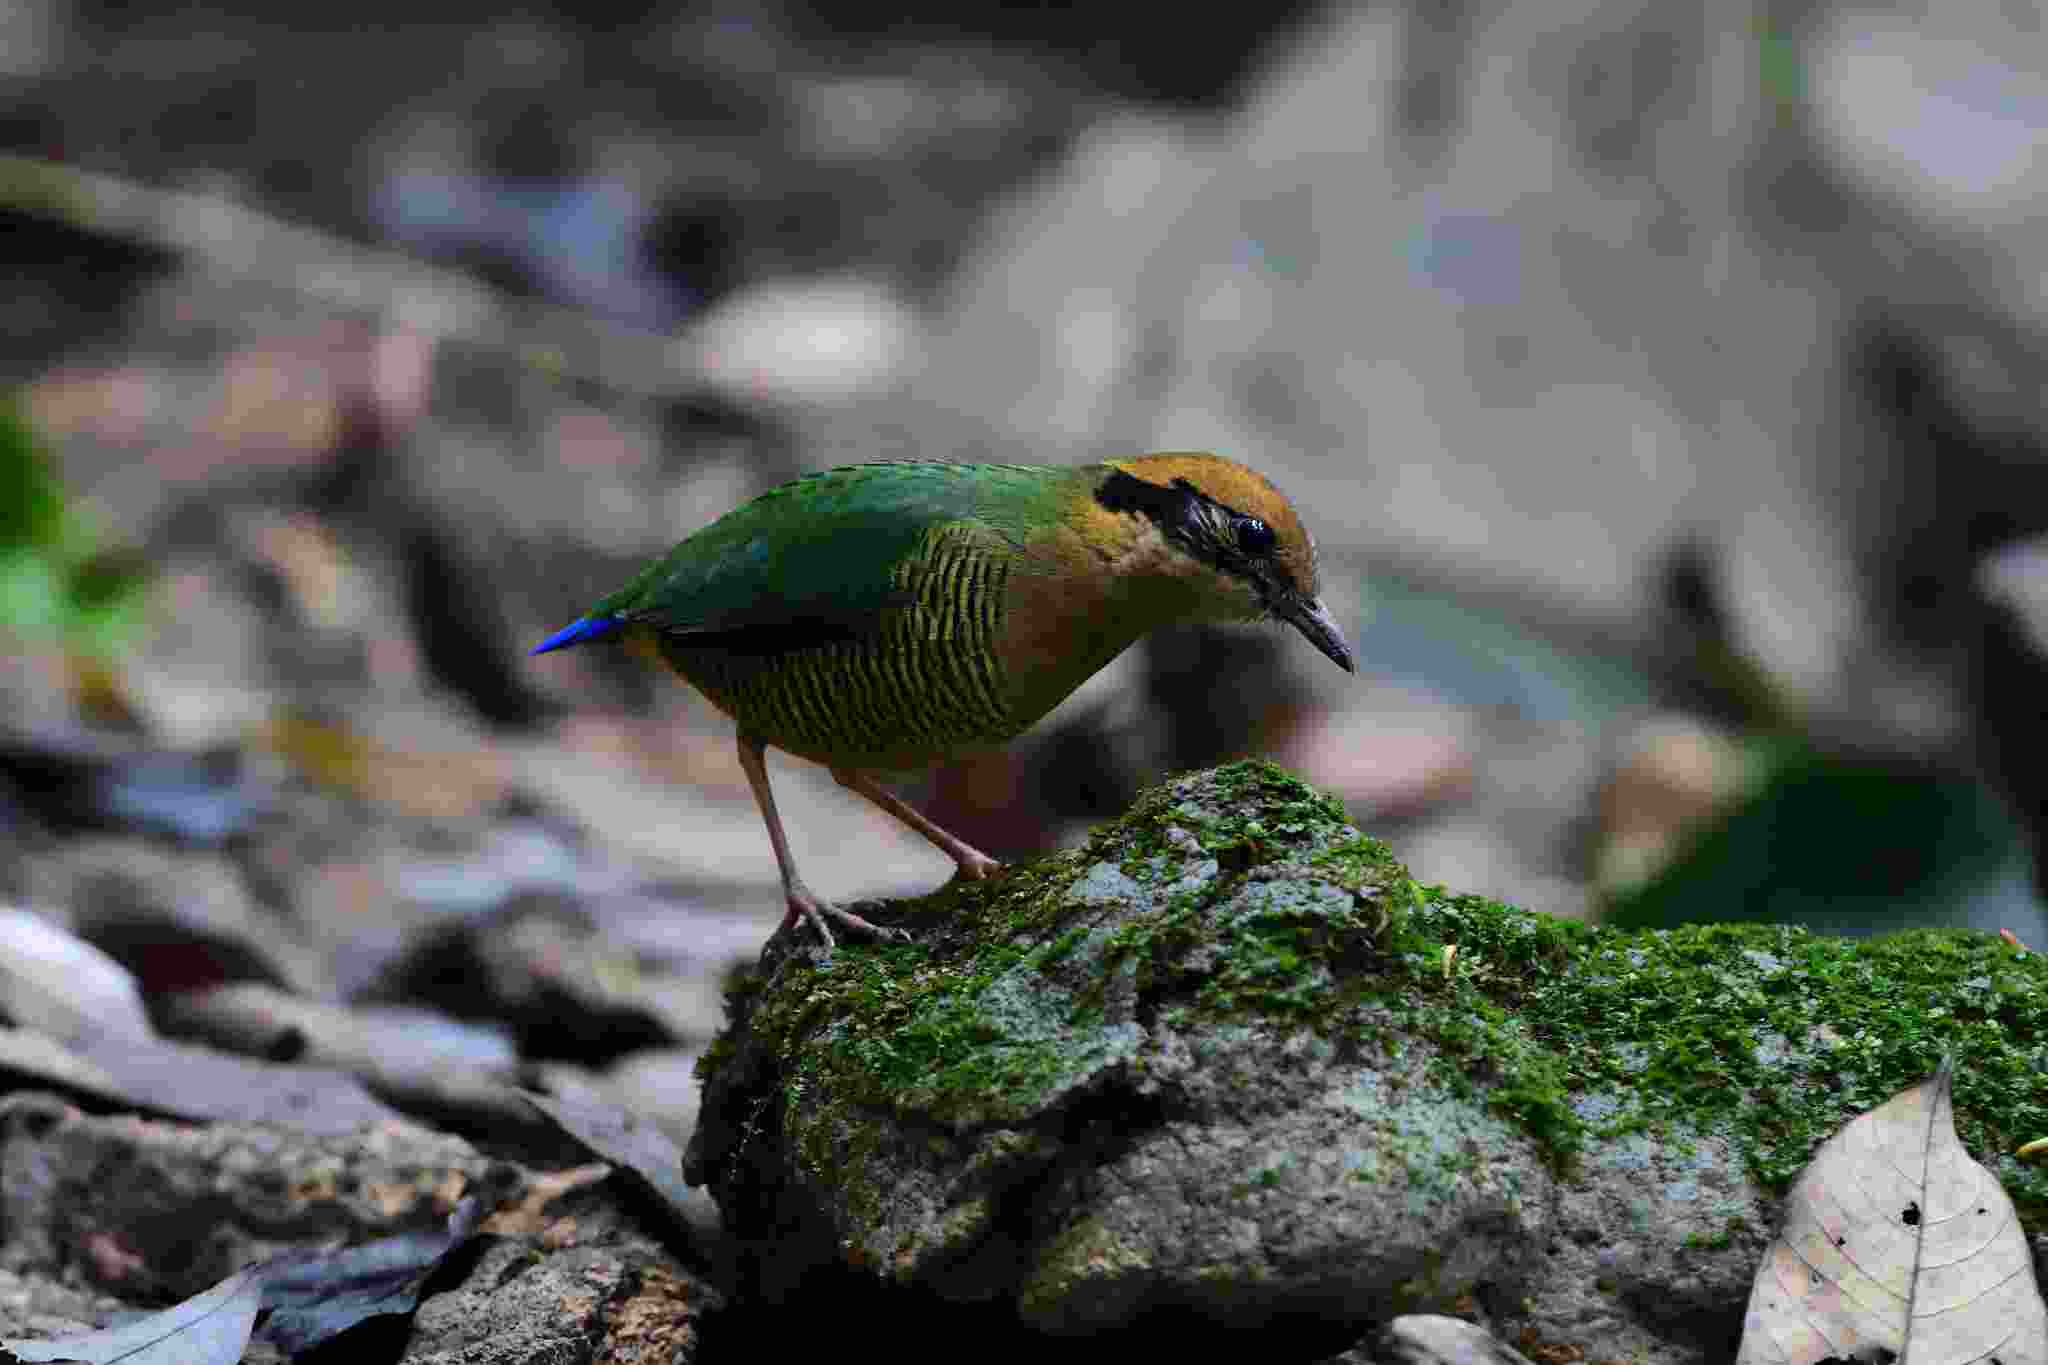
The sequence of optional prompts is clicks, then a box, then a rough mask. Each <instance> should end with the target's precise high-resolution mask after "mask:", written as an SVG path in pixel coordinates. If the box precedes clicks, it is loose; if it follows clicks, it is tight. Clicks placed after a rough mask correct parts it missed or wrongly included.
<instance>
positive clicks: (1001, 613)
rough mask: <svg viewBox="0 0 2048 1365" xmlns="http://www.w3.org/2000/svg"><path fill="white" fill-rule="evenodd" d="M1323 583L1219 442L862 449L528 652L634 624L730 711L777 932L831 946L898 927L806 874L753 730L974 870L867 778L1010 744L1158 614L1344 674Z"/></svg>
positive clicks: (1347, 661) (1345, 659)
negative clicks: (978, 456)
mask: <svg viewBox="0 0 2048 1365" xmlns="http://www.w3.org/2000/svg"><path fill="white" fill-rule="evenodd" d="M1320 591H1321V588H1320V582H1319V578H1318V574H1317V567H1316V547H1315V540H1314V538H1313V537H1312V536H1311V535H1310V534H1309V531H1308V528H1307V527H1305V526H1304V525H1303V524H1302V522H1301V519H1300V517H1299V516H1298V515H1297V514H1296V513H1295V510H1294V506H1293V504H1291V503H1290V502H1289V501H1288V500H1287V498H1286V497H1285V495H1283V494H1282V493H1281V492H1280V490H1279V489H1277V488H1275V487H1274V486H1273V484H1272V483H1271V482H1270V481H1268V480H1267V479H1266V478H1265V477H1264V476H1263V475H1261V474H1258V473H1256V472H1254V471H1253V470H1251V469H1249V468H1247V467H1246V466H1244V465H1242V464H1239V463H1238V462H1237V461H1235V460H1231V459H1228V458H1226V457H1224V456H1220V455H1213V454H1208V453H1203V452H1192V451H1190V452H1162V453H1158V454H1148V455H1136V456H1130V457H1126V458H1114V459H1108V460H1105V461H1102V462H1100V463H1094V464H1082V465H1023V464H966V463H948V462H941V461H894V462H886V463H876V464H855V465H843V466H840V467H838V468H835V469H827V470H823V471H820V472H817V473H813V474H808V475H805V476H803V477H800V478H797V479H794V480H792V481H790V482H788V483H784V484H782V485H780V486H778V487H775V488H771V489H769V490H768V491H766V492H764V493H761V494H760V495H758V496H756V497H754V498H753V499H751V500H749V501H747V502H744V503H742V504H740V506H738V507H737V508H735V509H733V510H732V511H730V512H728V513H726V514H725V515H724V516H722V517H720V518H718V519H717V520H716V521H713V522H712V523H711V524H710V525H708V526H705V527H704V528H703V529H701V530H699V531H697V532H695V533H694V534H692V535H690V536H688V537H687V538H685V539H684V540H682V541H681V542H679V543H678V544H677V545H676V546H675V547H674V548H673V549H671V550H670V551H669V552H668V553H667V554H665V555H663V556H661V557H660V558H658V559H656V560H654V561H653V562H651V563H649V564H648V565H647V566H646V567H645V568H643V569H642V570H641V571H640V572H639V573H638V574H637V575H636V576H635V577H634V578H633V579H632V581H631V582H629V583H627V584H626V585H625V586H624V587H621V588H619V589H618V590H617V591H616V592H613V593H611V594H610V595H609V596H606V597H604V598H603V599H601V600H600V601H598V602H597V604H596V605H594V606H593V607H591V608H590V609H589V610H588V611H586V612H585V613H584V614H583V615H582V616H580V617H578V618H577V619H576V620H575V621H573V622H571V623H570V624H569V625H567V626H564V627H563V628H562V629H560V630H558V631H556V632H555V633H554V634H552V635H550V636H548V637H547V638H546V639H545V640H542V641H541V642H540V643H539V644H538V645H535V646H534V647H533V649H532V650H531V651H530V652H531V653H532V654H545V653H548V652H550V651H552V650H558V649H563V648H566V647H568V646H571V645H582V644H587V643H590V642H592V641H597V640H602V639H606V638H623V639H633V638H637V639H638V640H640V641H642V642H644V643H646V644H649V645H651V646H652V647H653V649H654V650H655V651H656V652H657V653H658V654H659V655H660V657H661V658H662V660H663V661H665V662H666V663H667V664H668V666H669V667H670V668H672V669H673V670H674V671H675V672H676V673H678V674H680V675H681V676H682V677H683V678H684V679H685V680H686V681H687V682H689V683H690V684H691V685H693V686H694V687H696V688H697V689H698V690H699V691H701V692H702V693H703V694H704V695H705V696H706V697H707V698H709V699H710V701H711V702H712V704H713V705H715V706H717V707H718V709H719V710H721V711H723V712H725V713H726V714H727V715H729V716H730V717H732V719H733V721H734V722H735V725H736V730H737V739H738V745H739V760H740V767H741V769H742V770H743V771H744V772H745V773H746V777H747V785H748V786H749V787H750V788H751V789H752V791H753V796H754V802H755V805H756V806H757V807H758V808H759V810H760V814H761V819H762V822H763V823H764V824H765V825H766V826H767V828H768V841H769V843H770V845H771V846H772V847H773V848H774V851H775V861H776V865H777V868H778V869H779V871H780V873H781V878H782V893H783V899H784V903H785V907H786V913H785V914H784V917H783V920H782V926H781V929H780V930H778V933H781V932H783V931H787V930H789V929H791V928H792V927H793V926H794V925H796V924H797V922H798V921H799V920H801V921H803V922H805V923H807V924H809V925H810V927H811V928H812V929H814V930H815V931H816V933H817V934H818V936H819V938H820V939H821V940H822V941H823V944H824V947H825V949H826V951H828V952H829V951H831V949H832V948H833V946H834V943H835V940H834V938H833V934H832V928H831V925H837V926H839V927H840V928H841V929H842V930H843V931H845V932H847V933H849V934H853V935H857V936H860V937H862V938H867V939H901V938H905V937H907V935H904V934H903V933H902V932H901V931H900V930H891V929H883V928H881V927H878V926H877V925H875V924H873V923H872V922H870V921H868V920H866V919H864V918H862V917H861V916H859V915H857V914H855V913H853V912H852V911H850V910H847V909H844V908H842V907H839V906H836V905H833V904H832V903H831V902H829V901H826V900H822V899H820V898H819V897H818V896H817V895H816V894H814V893H813V892H812V891H811V889H810V888H809V887H808V886H807V885H806V884H805V883H804V881H803V879H802V878H801V877H800V876H799V875H798V873H797V868H796V862H795V859H794V857H793V856H792V855H791V852H790V845H789V837H788V833H787V831H786V830H785V829H784V827H783V823H782V817H781V816H780V815H779V814H778V813H777V811H776V806H775V796H774V793H773V792H772V791H771V790H770V789H769V785H768V770H767V767H766V765H765V764H764V762H763V755H764V753H765V752H766V750H767V749H769V748H775V749H780V750H782V751H784V752H786V753H789V754H793V755H795V756H797V757H799V758H804V759H808V760H810V761H812V762H814V763H818V764H821V765H823V766H824V767H826V768H827V769H829V770H830V771H831V773H832V776H833V777H834V779H836V780H837V781H838V782H839V784H840V785H841V786H844V787H846V788H848V789H849V790H851V791H853V792H855V793H857V794H858V795H860V796H862V797H865V798H866V799H867V800H868V801H871V802H873V803H874V804H875V805H876V806H879V807H880V808H881V809H882V810H884V811H886V812H888V813H889V814H890V815H891V816H893V817H895V818H896V819H898V820H900V821H902V822H903V823H904V824H905V825H907V826H909V827H910V828H911V829H913V830H915V831H916V832H917V833H918V834H920V835H922V836H923V837H924V838H925V839H926V840H928V841H930V842H931V843H932V844H933V845H934V846H936V847H937V848H938V849H939V850H940V851H942V852H944V853H945V854H946V855H947V856H948V857H950V858H951V859H952V860H953V862H954V864H955V866H956V868H957V869H958V871H957V874H956V875H957V877H958V878H961V879H966V880H970V881H979V880H982V879H985V878H988V877H991V876H994V875H995V874H997V873H998V872H999V871H1000V870H1001V866H1002V865H1001V864H1000V863H998V862H997V861H996V860H995V859H993V858H991V857H989V856H988V855H987V854H985V853H983V852H981V851H980V850H979V849H977V848H974V847H973V846H972V845H970V844H968V843H966V842H965V841H963V840H961V839H959V838H957V837H956V836H954V835H953V834H951V833H949V832H948V831H946V830H945V829H942V828H941V827H939V826H938V825H937V824H935V823H934V822H932V821H931V820H930V819H928V818H926V817H925V816H924V815H923V814H921V813H920V812H918V811H917V810H916V809H915V808H913V807H912V806H910V805H909V804H908V803H906V802H905V801H903V800H902V799H900V798H899V797H897V796H896V795H894V794H893V793H891V792H890V791H888V790H887V789H886V788H884V787H883V786H882V785H881V784H880V782H879V781H878V780H877V776H876V775H877V774H878V773H880V774H887V773H901V772H907V771H915V770H920V769H923V768H926V767H929V766H930V765H931V764H933V763H935V762H937V761H939V760H941V759H944V758H947V757H950V756H952V755H955V754H958V753H961V752H964V751H970V750H976V749H986V748H991V747H995V746H999V745H1001V744H1003V743H1006V742H1007V741H1009V740H1011V739H1014V738H1015V737H1016V736H1017V735H1019V734H1021V733H1022V732H1023V731H1024V730H1026V729H1028V728H1029V727H1030V726H1031V725H1032V724H1034V723H1035V722H1036V721H1038V720H1039V719H1040V718H1041V717H1042V716H1044V715H1045V714H1046V713H1047V712H1048V711H1050V710H1052V708H1053V707H1054V706H1056V705H1058V704H1059V703H1060V702H1061V701H1062V700H1063V699H1065V698H1066V697H1067V696H1068V695H1069V694H1070V693H1072V692H1073V691H1074V689H1075V688H1077V687H1079V686H1080V685H1081V684H1082V683H1083V682H1085V681H1086V680H1087V679H1088V678H1089V677H1091V676H1092V675H1093V674H1094V673H1096V672H1097V671H1098V670H1100V669H1101V668H1102V667H1103V666H1104V665H1105V664H1107V663H1109V662H1110V660H1112V659H1114V658H1116V656H1117V655H1119V654H1121V653H1123V651H1124V650H1125V649H1127V648H1129V647H1130V646H1131V645H1132V644H1133V643H1135V642H1136V641H1137V640H1138V639H1139V638H1140V637H1142V636H1143V635H1145V634H1146V633H1147V632H1148V631H1150V630H1152V629H1154V628H1155V627H1158V626H1163V625H1167V624H1169V623H1174V622H1194V621H1213V622H1232V621H1256V620H1261V619H1267V620H1278V621H1282V622H1285V623H1286V624H1288V625H1290V626H1292V627H1293V628H1294V629H1295V630H1297V631H1299V632H1300V633H1301V634H1302V635H1303V636H1305V637H1306V638H1307V640H1308V641H1309V643H1310V644H1312V645H1314V646H1315V647H1316V648H1317V649H1319V650H1321V651H1322V652H1323V653H1324V654H1325V655H1327V656H1328V657H1329V658H1330V659H1331V660H1332V661H1333V662H1334V663H1336V664H1337V666H1338V667H1340V668H1342V669H1344V670H1345V671H1346V672H1350V673H1355V672H1357V670H1358V662H1357V658H1356V656H1355V655H1354V654H1353V653H1352V649H1351V646H1350V645H1349V644H1348V643H1347V642H1346V641H1345V639H1344V635H1343V632H1342V631H1341V630H1339V629H1338V626H1337V623H1336V621H1335V620H1334V619H1333V618H1332V616H1331V614H1330V611H1329V609H1328V608H1327V607H1326V606H1324V605H1323V602H1322V599H1321V596H1320ZM827 921H830V923H829V924H828V923H827Z"/></svg>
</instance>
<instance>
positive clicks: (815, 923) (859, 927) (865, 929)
mask: <svg viewBox="0 0 2048 1365" xmlns="http://www.w3.org/2000/svg"><path fill="white" fill-rule="evenodd" d="M788 900H789V913H788V914H786V915H784V916H783V917H782V927H783V929H788V928H789V927H790V926H791V925H792V924H795V923H796V922H797V920H798V919H802V920H803V921H804V922H805V923H807V924H809V925H810V926H811V928H813V929H815V930H816V931H817V933H818V938H819V939H820V940H821V941H822V942H823V943H824V945H825V951H826V952H828V953H829V952H831V951H832V949H833V948H834V947H835V946H837V940H835V939H834V938H833V937H832V930H831V927H830V926H829V925H828V924H827V923H826V921H827V920H831V921H832V922H834V923H836V924H838V926H839V927H840V928H841V929H842V930H844V931H845V932H846V933H849V934H852V935H854V936H855V937H856V938H865V939H873V940H875V941H877V942H880V943H908V942H910V935H909V934H908V933H907V932H905V931H904V930H902V929H892V928H889V927H887V926H886V925H880V924H875V923H873V922H872V921H869V920H864V919H862V918H861V917H860V916H859V915H856V914H854V913H853V911H851V910H842V909H840V908H839V907H838V906H836V905H834V904H832V902H830V901H822V900H819V899H818V898H817V897H816V896H814V895H812V894H811V893H810V892H809V891H808V890H805V889H804V888H802V887H795V888H792V889H791V890H790V892H789V896H788Z"/></svg>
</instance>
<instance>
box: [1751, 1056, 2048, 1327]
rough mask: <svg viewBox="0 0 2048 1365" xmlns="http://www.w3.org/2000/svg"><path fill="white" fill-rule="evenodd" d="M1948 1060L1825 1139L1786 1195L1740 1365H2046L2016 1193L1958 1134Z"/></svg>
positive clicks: (2043, 1320)
mask: <svg viewBox="0 0 2048 1365" xmlns="http://www.w3.org/2000/svg"><path fill="white" fill-rule="evenodd" d="M1949 1077H1950V1073H1949V1068H1948V1066H1947V1064H1946V1063H1944V1064H1943V1066H1942V1068H1941V1070H1939V1071H1937V1072H1936V1073H1935V1074H1934V1075H1933V1076H1931V1077H1929V1078H1928V1079H1927V1080H1925V1081H1923V1082H1921V1083H1920V1084H1919V1085H1916V1086H1914V1087H1913V1088H1912V1089H1911V1090H1907V1091H1903V1092H1901V1093H1900V1094H1898V1095H1895V1096H1893V1097H1892V1098H1891V1099H1889V1100H1887V1101H1886V1102H1885V1103H1884V1104H1882V1105H1880V1106H1878V1107H1877V1108H1876V1109H1873V1110H1871V1111H1870V1112H1869V1113H1867V1114H1864V1115H1863V1116H1862V1117H1860V1118H1857V1119H1855V1120H1852V1121H1851V1122H1850V1123H1849V1124H1848V1125H1847V1126H1845V1127H1844V1128H1843V1129H1842V1131H1840V1132H1839V1133H1836V1134H1835V1135H1834V1136H1833V1137H1832V1138H1830V1139H1828V1141H1827V1144H1826V1145H1825V1146H1823V1147H1822V1148H1821V1149H1820V1151H1819V1152H1818V1153H1817V1154H1815V1156H1814V1158H1813V1161H1812V1162H1811V1163H1809V1164H1808V1166H1807V1168H1806V1169H1805V1170H1804V1171H1803V1172H1801V1173H1800V1176H1799V1183H1798V1184H1797V1185H1796V1186H1795V1187H1794V1188H1793V1190H1792V1192H1791V1194H1790V1195H1789V1196H1788V1197H1787V1198H1786V1201H1785V1223H1784V1228H1783V1230H1782V1231H1780V1232H1779V1234H1778V1237H1777V1240H1775V1241H1774V1242H1772V1243H1771V1249H1770V1250H1769V1251H1768V1252H1767V1253H1765V1256H1764V1261H1763V1264H1762V1265H1761V1266H1759V1267H1758V1268H1757V1274H1756V1283H1755V1285H1754V1286H1753V1287H1752V1288H1751V1290H1750V1296H1749V1314H1748V1317H1747V1318H1746V1319H1745V1320H1744V1322H1743V1328H1742V1351H1741V1354H1740V1355H1739V1356H1738V1357H1737V1362H1738V1365H1766V1363H1767V1362H1768V1363H1769V1365H1777V1363H1778V1362H1785V1363H1786V1365H1818V1362H1821V1361H1824V1360H1830V1359H1832V1360H1844V1361H1848V1360H1857V1361H1863V1360H1867V1361H1871V1362H1877V1361H1888V1360H1892V1359H1895V1358H1896V1359H1901V1360H1906V1361H1910V1362H1911V1365H1945V1363H1946V1362H1957V1363H1958V1365H1960V1363H1961V1362H1965V1361H1973V1362H1980V1363H1981V1365H1990V1362H1992V1361H1994V1360H1995V1361H1997V1362H1998V1363H1999V1365H2048V1308H2044V1306H2043V1304H2042V1301H2041V1294H2040V1291H2039V1289H2038V1288H2037V1287H2036V1286H2035V1284H2034V1269H2033V1260H2032V1258H2031V1257H2030V1256H2029V1254H2028V1251H2027V1240H2026V1236H2025V1234H2024V1233H2022V1232H2021V1230H2020V1225H2019V1219H2018V1216H2017V1215H2016V1213H2015V1212H2014V1210H2013V1205H2012V1200H2010V1199H2008V1198H2006V1195H2005V1191H2004V1190H2003V1189H2001V1188H2000V1187H1999V1184H1998V1181H1997V1180H1995V1179H1994V1178H1993V1177H1992V1175H1991V1172H1989V1171H1987V1170H1985V1169H1984V1168H1983V1167H1982V1166H1980V1165H1978V1164H1977V1163H1976V1162H1975V1161H1972V1160H1971V1159H1970V1155H1969V1153H1968V1152H1966V1151H1964V1150H1963V1145H1962V1143H1961V1142H1960V1141H1959V1140H1957V1138H1956V1129H1955V1113H1954V1109H1953V1107H1952V1104H1951V1101H1950V1097H1949Z"/></svg>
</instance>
